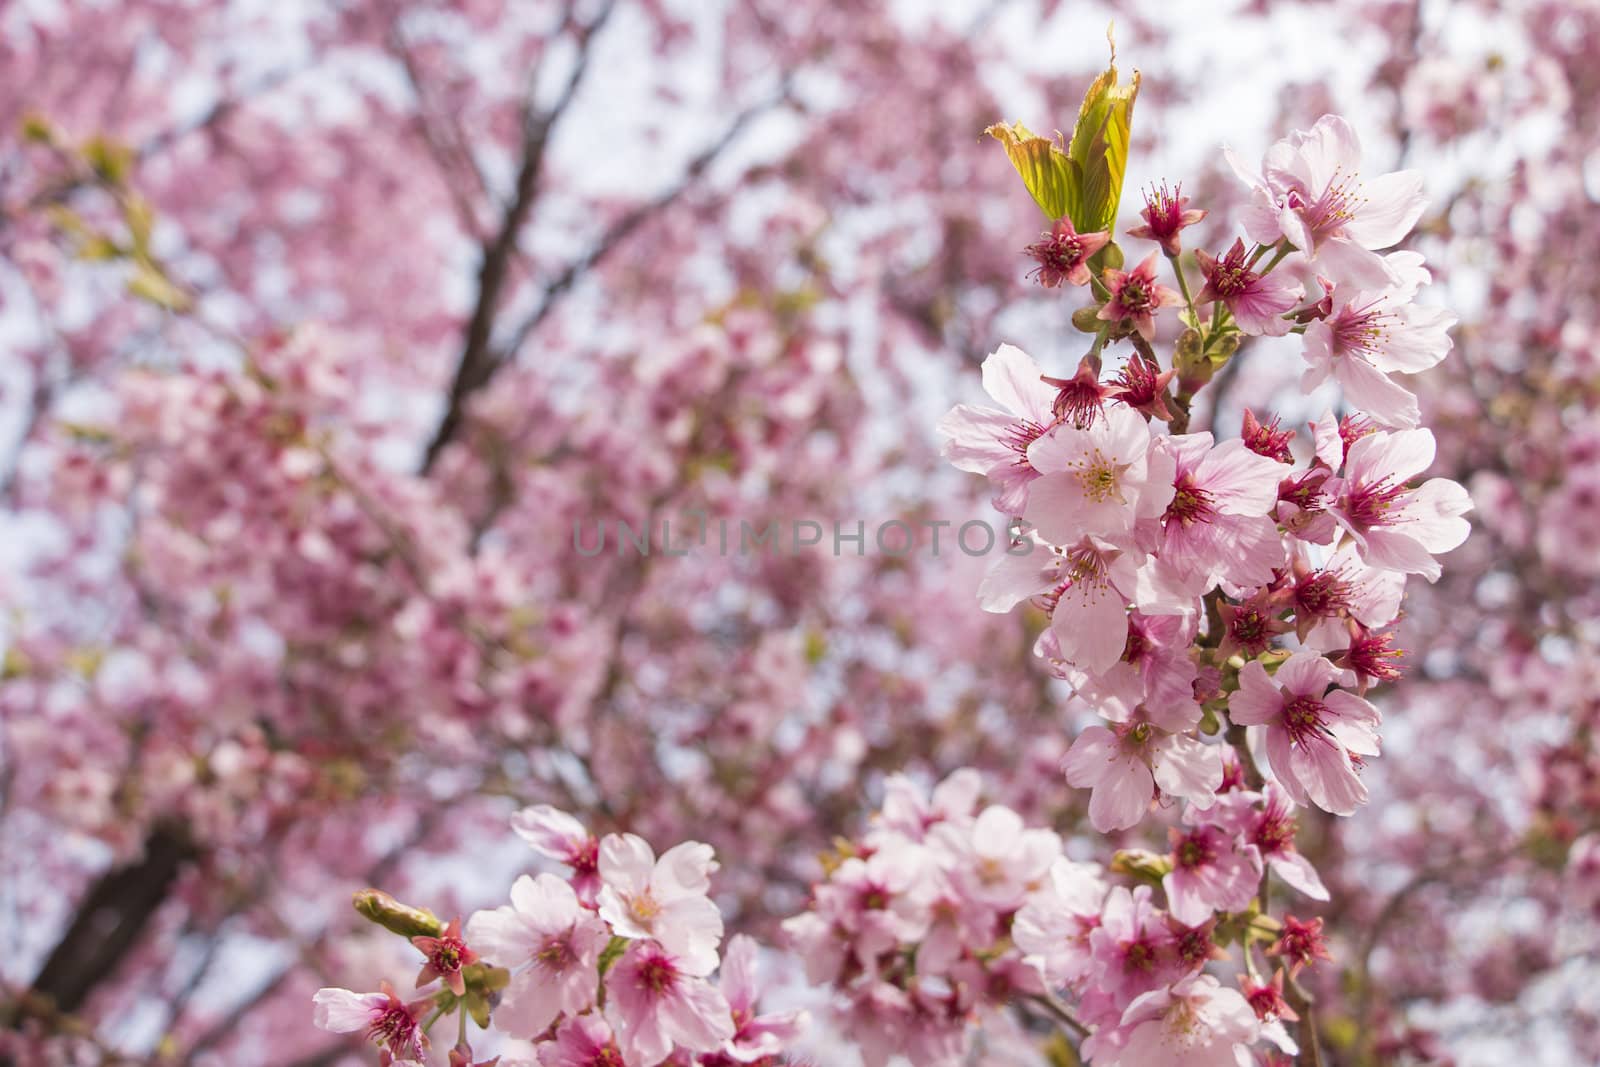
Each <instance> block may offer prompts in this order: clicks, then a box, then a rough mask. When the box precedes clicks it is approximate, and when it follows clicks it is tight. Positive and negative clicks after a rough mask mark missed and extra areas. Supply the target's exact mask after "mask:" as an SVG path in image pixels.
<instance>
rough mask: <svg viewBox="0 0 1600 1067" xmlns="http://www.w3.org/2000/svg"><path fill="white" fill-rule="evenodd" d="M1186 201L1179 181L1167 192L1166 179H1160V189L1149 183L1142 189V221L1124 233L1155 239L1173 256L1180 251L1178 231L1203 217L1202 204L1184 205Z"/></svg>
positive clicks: (1150, 239)
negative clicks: (1139, 224)
mask: <svg viewBox="0 0 1600 1067" xmlns="http://www.w3.org/2000/svg"><path fill="white" fill-rule="evenodd" d="M1188 202H1189V198H1188V197H1187V196H1184V195H1183V186H1182V184H1180V185H1179V186H1178V187H1177V188H1176V189H1174V190H1172V191H1171V192H1168V191H1167V183H1166V182H1162V183H1161V188H1160V189H1157V188H1155V187H1154V186H1152V187H1151V188H1150V189H1149V190H1147V191H1146V192H1145V194H1144V207H1143V208H1142V209H1141V210H1140V211H1139V214H1140V215H1141V216H1143V217H1144V225H1143V226H1135V227H1133V228H1132V229H1130V230H1129V231H1128V236H1129V237H1138V238H1142V239H1143V240H1146V241H1159V242H1161V250H1162V251H1163V252H1165V253H1166V254H1167V255H1169V256H1176V255H1177V254H1178V253H1179V252H1181V251H1183V246H1182V244H1181V243H1180V242H1179V240H1178V234H1180V233H1182V232H1183V231H1184V230H1185V229H1186V228H1188V227H1190V226H1193V225H1194V224H1195V223H1197V222H1199V221H1200V220H1201V219H1203V218H1205V217H1206V212H1205V211H1204V209H1202V208H1186V207H1184V205H1185V204H1187V203H1188Z"/></svg>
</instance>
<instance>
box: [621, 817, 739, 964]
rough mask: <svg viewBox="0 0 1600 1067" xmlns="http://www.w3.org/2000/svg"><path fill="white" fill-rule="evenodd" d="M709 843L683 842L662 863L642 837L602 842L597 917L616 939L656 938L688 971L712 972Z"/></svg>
mask: <svg viewBox="0 0 1600 1067" xmlns="http://www.w3.org/2000/svg"><path fill="white" fill-rule="evenodd" d="M716 867H717V865H716V861H715V860H713V859H712V851H711V846H710V845H704V844H701V843H700V842H698V841H685V842H684V843H682V844H680V845H676V846H674V847H672V848H670V849H668V850H667V851H666V853H665V854H663V855H662V857H661V859H660V860H657V859H656V854H655V852H654V851H652V850H651V848H650V846H649V844H647V843H646V842H645V841H644V839H643V838H640V837H636V836H635V835H633V834H607V835H606V836H605V838H604V839H603V840H602V841H601V842H600V879H601V881H602V882H603V883H604V884H603V885H602V886H601V889H600V917H601V918H602V919H604V920H605V921H606V922H608V923H610V924H611V929H612V931H613V932H615V933H616V934H617V935H618V936H620V937H631V938H645V937H648V938H654V939H655V940H657V941H659V942H661V944H662V945H663V946H664V947H665V948H666V949H667V951H668V952H671V953H672V954H673V955H675V956H678V957H681V959H682V961H683V963H684V965H685V966H687V967H688V968H689V970H690V973H692V974H697V975H705V974H710V973H711V972H712V970H713V969H715V968H716V965H717V945H718V944H719V943H720V942H721V941H722V913H721V912H720V911H718V910H717V906H716V904H714V903H712V901H711V899H710V898H709V897H708V896H707V895H706V894H707V893H708V892H710V889H711V872H712V871H714V870H716Z"/></svg>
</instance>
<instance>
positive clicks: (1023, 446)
mask: <svg viewBox="0 0 1600 1067" xmlns="http://www.w3.org/2000/svg"><path fill="white" fill-rule="evenodd" d="M1040 373H1041V372H1040V370H1039V366H1038V364H1036V363H1034V361H1033V360H1032V359H1030V358H1028V354H1027V353H1026V352H1024V351H1022V350H1021V349H1020V348H1017V347H1015V346H1013V345H1001V346H1000V347H999V348H997V349H995V350H994V352H992V353H991V354H990V355H989V358H987V359H985V360H984V361H983V388H984V389H985V391H987V392H988V394H989V395H990V396H991V397H993V398H994V400H995V401H996V402H997V403H998V404H999V405H1000V406H1001V408H1003V409H1004V410H998V409H995V408H988V407H973V406H971V405H968V404H958V405H956V407H954V408H952V409H951V410H950V412H949V413H948V414H946V415H945V417H944V418H943V419H941V420H939V436H940V437H941V438H942V439H943V440H944V446H943V449H942V454H943V455H944V457H945V458H946V459H948V460H949V461H950V462H951V463H952V464H954V465H955V466H956V467H957V468H958V469H959V470H964V471H971V472H972V473H974V474H982V475H984V476H985V477H987V478H988V479H989V481H990V482H992V483H993V484H994V487H995V494H996V495H995V499H994V506H995V507H996V508H999V509H1000V510H1001V511H1003V512H1005V513H1006V514H1008V515H1021V514H1022V512H1023V509H1024V508H1025V507H1026V506H1027V502H1028V483H1029V482H1031V481H1033V480H1034V479H1035V478H1037V477H1039V472H1038V471H1037V470H1035V469H1034V467H1033V465H1032V464H1031V463H1029V462H1028V446H1030V445H1032V444H1033V442H1034V441H1035V440H1037V439H1038V438H1039V437H1040V435H1042V434H1043V433H1044V432H1045V431H1046V430H1048V429H1049V428H1050V427H1051V426H1053V425H1054V424H1055V421H1056V417H1055V413H1054V412H1053V411H1052V405H1053V404H1054V403H1055V398H1056V390H1054V389H1052V388H1051V387H1050V386H1048V385H1046V384H1045V383H1044V382H1043V381H1041V380H1040Z"/></svg>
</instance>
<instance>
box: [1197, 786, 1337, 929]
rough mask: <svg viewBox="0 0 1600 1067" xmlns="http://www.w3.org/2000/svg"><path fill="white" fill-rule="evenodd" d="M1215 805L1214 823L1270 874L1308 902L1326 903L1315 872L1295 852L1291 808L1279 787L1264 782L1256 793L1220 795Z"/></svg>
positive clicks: (1324, 894) (1309, 863) (1294, 821)
mask: <svg viewBox="0 0 1600 1067" xmlns="http://www.w3.org/2000/svg"><path fill="white" fill-rule="evenodd" d="M1217 805H1218V810H1217V811H1216V814H1215V817H1216V819H1217V821H1218V822H1219V823H1222V824H1225V825H1227V826H1228V827H1229V828H1230V829H1232V830H1233V831H1234V832H1235V833H1237V834H1239V835H1241V836H1242V837H1243V838H1244V839H1245V840H1246V841H1248V842H1249V843H1250V844H1251V845H1253V846H1254V847H1255V848H1256V849H1257V850H1258V851H1259V852H1260V853H1261V856H1262V858H1263V859H1264V860H1266V863H1267V866H1268V867H1269V868H1271V869H1272V873H1273V874H1275V875H1277V876H1278V877H1279V878H1281V879H1283V881H1284V883H1285V884H1287V885H1289V886H1292V887H1293V888H1294V889H1296V890H1298V891H1300V892H1301V893H1304V894H1305V895H1306V896H1308V897H1310V898H1311V899H1312V900H1327V899H1328V888H1327V886H1325V885H1324V884H1323V882H1322V878H1321V877H1320V876H1319V875H1318V874H1317V871H1316V868H1315V867H1313V866H1312V865H1311V861H1310V860H1308V859H1306V858H1305V856H1303V855H1301V854H1300V853H1299V851H1297V850H1296V848H1295V843H1294V839H1295V831H1296V829H1297V826H1296V820H1295V817H1294V805H1293V803H1292V802H1291V801H1290V800H1289V798H1288V796H1287V795H1285V793H1284V791H1283V789H1282V788H1281V787H1279V786H1278V785H1277V784H1276V783H1274V782H1267V783H1266V784H1265V785H1263V786H1262V788H1261V792H1259V793H1251V792H1246V791H1243V790H1235V791H1232V792H1228V793H1224V794H1223V795H1222V796H1221V797H1220V798H1219V800H1218V801H1217Z"/></svg>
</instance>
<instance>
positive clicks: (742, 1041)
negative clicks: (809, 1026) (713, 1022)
mask: <svg viewBox="0 0 1600 1067" xmlns="http://www.w3.org/2000/svg"><path fill="white" fill-rule="evenodd" d="M759 952H760V949H759V947H758V946H757V945H756V942H755V940H754V939H753V938H751V937H748V936H746V935H744V934H736V935H735V936H733V937H731V938H729V939H728V950H727V951H726V952H725V953H723V956H722V970H721V973H720V975H719V976H718V980H717V985H718V988H719V989H720V990H721V992H722V995H723V997H725V998H726V999H727V1001H728V1007H729V1010H730V1011H731V1013H732V1016H733V1025H734V1028H735V1029H734V1034H733V1036H732V1037H730V1038H728V1040H727V1043H726V1044H725V1045H723V1047H722V1052H723V1054H724V1055H726V1056H727V1057H728V1058H729V1059H731V1060H734V1061H736V1062H738V1063H757V1062H760V1061H762V1060H763V1059H765V1058H766V1057H769V1056H776V1055H778V1054H779V1053H781V1052H782V1051H783V1050H784V1049H785V1048H786V1047H788V1044H789V1043H790V1042H791V1041H792V1040H793V1039H794V1038H795V1036H796V1035H797V1034H799V1033H800V1031H801V1030H802V1029H803V1028H804V1026H805V1021H806V1014H805V1012H803V1011H787V1012H779V1013H776V1014H771V1015H757V1014H756V1001H757V1000H758V998H759V997H760V994H761V989H760V986H759V985H758V984H757V981H756V960H757V956H758V954H759Z"/></svg>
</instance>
